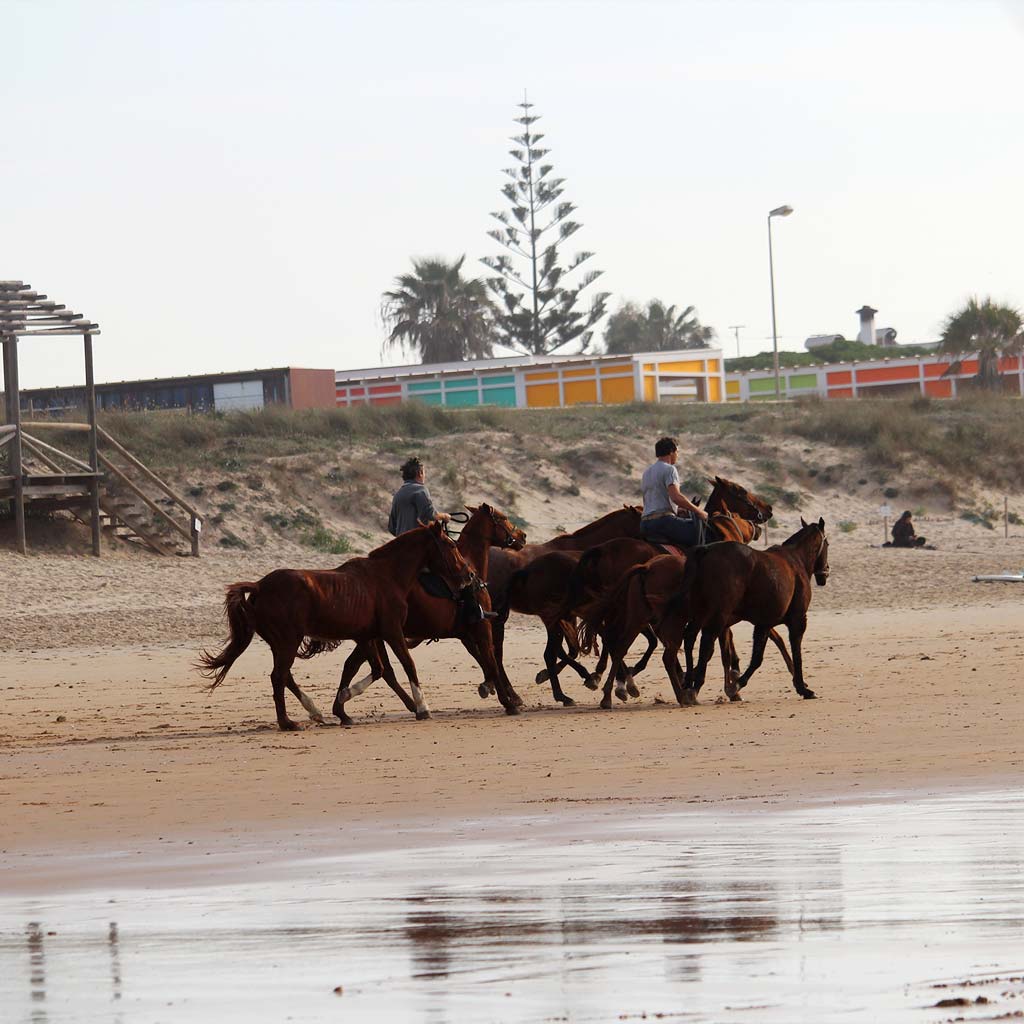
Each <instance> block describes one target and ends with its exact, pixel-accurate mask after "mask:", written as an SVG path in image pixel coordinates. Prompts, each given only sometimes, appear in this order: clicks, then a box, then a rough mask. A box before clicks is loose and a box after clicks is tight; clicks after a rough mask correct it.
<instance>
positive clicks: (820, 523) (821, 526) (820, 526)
mask: <svg viewBox="0 0 1024 1024" xmlns="http://www.w3.org/2000/svg"><path fill="white" fill-rule="evenodd" d="M818 529H819V530H821V532H822V533H824V532H825V517H824V516H822V517H821V518H820V519H819V520H818Z"/></svg>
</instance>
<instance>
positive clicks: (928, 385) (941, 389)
mask: <svg viewBox="0 0 1024 1024" xmlns="http://www.w3.org/2000/svg"><path fill="white" fill-rule="evenodd" d="M924 393H925V394H926V395H927V396H928V397H929V398H952V397H953V382H952V381H951V380H926V381H925V382H924Z"/></svg>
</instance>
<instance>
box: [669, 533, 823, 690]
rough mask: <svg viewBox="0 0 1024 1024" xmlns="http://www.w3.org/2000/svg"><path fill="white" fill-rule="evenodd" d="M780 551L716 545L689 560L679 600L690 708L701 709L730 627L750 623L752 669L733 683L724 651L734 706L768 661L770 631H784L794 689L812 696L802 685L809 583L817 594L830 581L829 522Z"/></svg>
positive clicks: (795, 536)
mask: <svg viewBox="0 0 1024 1024" xmlns="http://www.w3.org/2000/svg"><path fill="white" fill-rule="evenodd" d="M800 524H801V525H800V529H799V530H798V531H797V532H796V533H795V534H793V536H792V537H790V538H789V539H788V540H785V541H783V543H782V544H776V545H775V546H774V547H771V548H768V550H767V551H755V550H754V549H753V548H749V547H746V546H745V545H742V544H715V545H712V546H710V547H707V548H700V549H697V550H695V551H694V552H693V553H692V555H691V557H690V560H689V563H688V566H687V572H686V579H685V580H684V583H683V587H682V592H681V599H682V602H683V605H684V607H683V609H682V611H683V618H685V620H686V622H687V626H686V630H685V636H684V644H685V648H686V669H687V678H688V680H689V685H688V687H687V691H688V692H687V695H686V698H685V699H686V702H687V703H694V704H695V703H696V702H697V694H698V692H699V691H700V688H701V686H702V685H703V683H704V674H705V672H706V670H707V665H708V661H709V660H710V658H711V654H712V651H713V650H714V646H715V640H716V639H717V640H719V641H721V639H722V638H723V637H724V635H725V632H726V631H727V630H728V629H729V627H730V626H733V625H735V624H736V623H737V622H750V623H753V626H754V643H753V649H752V651H751V655H750V664H749V665H748V666H747V670H746V671H745V672H744V673H743V675H741V676H740V677H739V679H737V680H733V678H732V673H731V671H730V669H731V666H730V665H729V664H728V662H727V659H726V656H725V652H724V651H723V654H722V663H723V666H724V668H725V691H726V693H727V694H728V695H729V697H730V698H732V699H738V698H739V691H740V690H742V689H743V687H744V686H746V685H747V683H748V682H749V681H750V677H751V676H752V675H753V674H754V672H756V671H757V669H758V668H759V667H760V665H761V662H762V660H763V659H764V648H765V644H766V643H767V640H768V634H769V631H770V630H771V629H772V627H774V626H779V625H785V626H786V629H787V630H788V631H789V645H790V649H791V650H792V652H793V688H794V689H795V690H796V692H797V693H798V694H800V696H801V697H804V698H806V699H808V700H809V699H811V698H813V697H814V696H815V693H814V691H813V690H811V689H810V688H809V687H808V686H807V684H806V683H805V682H804V676H803V655H802V652H801V644H802V642H803V636H804V632H805V631H806V629H807V609H808V607H809V606H810V603H811V577H812V576H813V577H814V580H815V582H816V583H817V584H818V586H819V587H823V586H825V584H826V582H827V581H828V577H829V571H830V570H829V565H828V539H827V538H826V537H825V520H824V519H819V520H818V521H817V522H816V523H805V522H804V520H803V519H801V520H800ZM698 630H700V631H701V638H700V652H699V655H698V661H697V667H696V669H694V670H692V673H691V667H692V664H693V643H694V640H695V639H696V636H697V631H698Z"/></svg>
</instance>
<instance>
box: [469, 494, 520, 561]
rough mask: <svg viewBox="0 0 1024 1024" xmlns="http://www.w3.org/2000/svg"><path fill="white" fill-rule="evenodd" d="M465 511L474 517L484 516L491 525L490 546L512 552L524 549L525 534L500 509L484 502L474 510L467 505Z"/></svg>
mask: <svg viewBox="0 0 1024 1024" xmlns="http://www.w3.org/2000/svg"><path fill="white" fill-rule="evenodd" d="M466 509H467V510H468V511H469V512H471V513H472V514H473V515H474V516H475V515H477V514H478V513H479V514H481V515H486V516H487V517H488V519H489V520H490V523H491V541H490V542H491V544H493V545H494V547H496V548H511V549H512V550H513V551H521V550H522V549H523V548H524V547H526V533H525V532H524V531H523V530H521V529H519V527H518V526H516V525H515V524H514V523H513V522H512V521H511V520H510V519H509V517H508V516H507V515H505V513H504V512H502V511H501V509H497V508H495V507H494V506H493V505H488V504H487V502H484V503H483V504H482V505H478V506H476V508H474V507H473V506H472V505H467V506H466Z"/></svg>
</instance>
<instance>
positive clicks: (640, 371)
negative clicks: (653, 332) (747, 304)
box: [335, 348, 725, 409]
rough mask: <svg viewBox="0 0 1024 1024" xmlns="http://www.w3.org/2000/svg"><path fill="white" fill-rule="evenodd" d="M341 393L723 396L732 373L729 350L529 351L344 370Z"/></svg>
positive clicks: (460, 399)
mask: <svg viewBox="0 0 1024 1024" xmlns="http://www.w3.org/2000/svg"><path fill="white" fill-rule="evenodd" d="M335 397H336V401H337V404H338V405H339V406H350V405H392V404H395V403H397V402H406V401H410V400H416V401H420V402H425V403H426V404H428V405H443V406H447V407H449V408H466V407H470V406H480V405H497V406H504V407H506V408H510V409H550V408H561V407H565V406H570V405H613V404H618V403H623V402H687V401H691V402H721V401H723V400H724V398H725V376H724V371H723V362H722V353H721V351H720V350H719V349H713V348H706V349H685V350H679V351H674V352H634V353H630V354H627V355H574V356H532V355H524V356H509V357H506V358H499V359H477V360H471V361H466V362H458V363H420V364H414V365H408V366H377V367H373V368H371V369H365V370H338V371H337V373H336V374H335Z"/></svg>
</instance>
